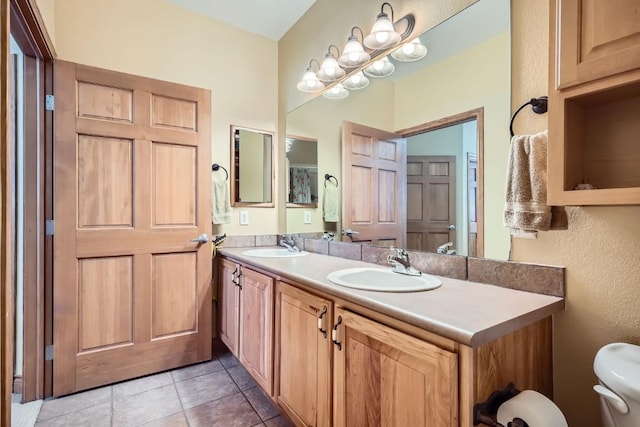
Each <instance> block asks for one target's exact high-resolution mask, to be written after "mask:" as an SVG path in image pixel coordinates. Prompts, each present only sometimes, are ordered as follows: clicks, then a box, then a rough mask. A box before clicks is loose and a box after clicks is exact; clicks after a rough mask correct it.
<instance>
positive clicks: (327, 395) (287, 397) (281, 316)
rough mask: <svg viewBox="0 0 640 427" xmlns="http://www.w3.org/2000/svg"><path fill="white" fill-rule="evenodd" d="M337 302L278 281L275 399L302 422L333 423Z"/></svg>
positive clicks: (321, 424) (314, 423) (310, 423)
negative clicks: (333, 328) (333, 341)
mask: <svg viewBox="0 0 640 427" xmlns="http://www.w3.org/2000/svg"><path fill="white" fill-rule="evenodd" d="M332 314H333V303H332V302H331V301H329V300H327V299H325V298H321V297H318V296H316V295H313V294H310V293H308V292H305V291H302V290H300V289H298V288H296V287H294V286H291V285H288V284H286V283H284V282H277V285H276V341H275V342H276V344H275V351H276V365H275V378H276V381H275V392H274V396H275V400H276V402H277V403H278V405H280V407H281V408H282V410H283V411H284V412H285V413H286V414H287V416H288V417H289V418H290V419H291V420H292V421H294V422H295V424H296V425H300V426H330V425H331V374H332V372H331V350H332V349H331V319H332V318H333V316H332Z"/></svg>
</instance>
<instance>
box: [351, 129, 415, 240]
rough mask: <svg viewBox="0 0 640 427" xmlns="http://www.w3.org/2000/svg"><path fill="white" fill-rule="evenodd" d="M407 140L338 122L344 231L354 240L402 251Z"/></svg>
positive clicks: (382, 131) (379, 130)
mask: <svg viewBox="0 0 640 427" xmlns="http://www.w3.org/2000/svg"><path fill="white" fill-rule="evenodd" d="M406 153H407V147H406V140H405V139H404V138H402V137H401V136H400V135H398V134H395V133H391V132H387V131H384V130H381V129H375V128H371V127H367V126H363V125H359V124H356V123H351V122H347V121H344V122H342V161H343V171H342V177H343V178H342V179H343V180H344V185H343V186H342V228H343V229H345V230H346V229H353V230H358V231H359V234H357V235H351V236H350V237H351V241H352V242H360V243H368V244H372V245H379V246H399V247H404V242H405V239H404V237H405V231H406V225H405V224H406V221H405V215H406V211H405V209H404V207H405V206H406V171H405V168H406V159H407V155H406Z"/></svg>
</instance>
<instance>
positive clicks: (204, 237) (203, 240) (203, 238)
mask: <svg viewBox="0 0 640 427" xmlns="http://www.w3.org/2000/svg"><path fill="white" fill-rule="evenodd" d="M189 241H190V242H191V243H198V244H199V245H204V244H205V243H207V242H208V241H209V235H208V234H207V233H202V234H201V235H199V236H198V237H196V238H195V239H191V240H189Z"/></svg>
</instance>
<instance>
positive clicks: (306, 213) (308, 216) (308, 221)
mask: <svg viewBox="0 0 640 427" xmlns="http://www.w3.org/2000/svg"><path fill="white" fill-rule="evenodd" d="M304 223H305V224H311V212H309V211H304Z"/></svg>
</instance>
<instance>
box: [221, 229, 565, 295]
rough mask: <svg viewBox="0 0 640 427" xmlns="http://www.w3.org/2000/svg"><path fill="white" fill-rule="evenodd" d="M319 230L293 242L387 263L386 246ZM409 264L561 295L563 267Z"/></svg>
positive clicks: (256, 239)
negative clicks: (339, 238) (343, 238)
mask: <svg viewBox="0 0 640 427" xmlns="http://www.w3.org/2000/svg"><path fill="white" fill-rule="evenodd" d="M320 235H321V234H320V233H313V234H301V235H292V236H291V237H293V239H294V241H295V242H296V245H297V246H298V247H299V248H300V249H303V250H305V251H307V252H312V253H317V254H321V255H330V256H336V257H340V258H347V259H353V260H357V261H360V260H361V261H365V262H369V263H373V264H379V265H385V266H386V265H388V263H387V255H389V248H386V247H380V246H368V245H360V244H357V243H348V242H339V241H327V240H322V239H320V238H319V236H320ZM282 237H283V236H282V235H278V236H276V235H258V236H227V238H226V239H225V241H224V243H223V245H222V246H223V247H227V248H241V247H251V246H275V245H277V244H278V241H279V240H280V239H281V238H282ZM409 258H410V259H411V264H412V265H413V266H414V267H415V268H417V269H418V270H420V271H422V272H424V273H429V274H434V275H436V276H442V277H449V278H452V279H459V280H468V281H470V282H479V283H487V284H491V285H496V286H502V287H505V288H510V289H517V290H521V291H528V292H535V293H539V294H545V295H552V296H558V297H564V295H565V269H564V267H556V266H549V265H540V264H528V263H520V262H512V261H498V260H491V259H482V258H471V257H465V256H460V255H443V254H436V253H429V252H413V251H409Z"/></svg>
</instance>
